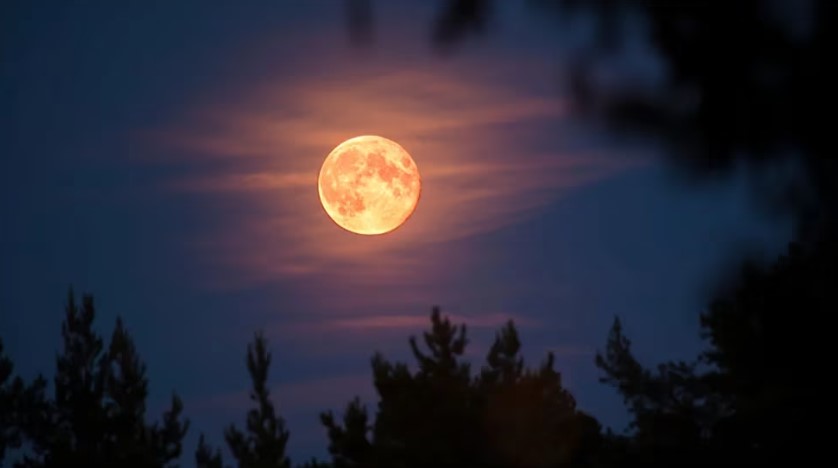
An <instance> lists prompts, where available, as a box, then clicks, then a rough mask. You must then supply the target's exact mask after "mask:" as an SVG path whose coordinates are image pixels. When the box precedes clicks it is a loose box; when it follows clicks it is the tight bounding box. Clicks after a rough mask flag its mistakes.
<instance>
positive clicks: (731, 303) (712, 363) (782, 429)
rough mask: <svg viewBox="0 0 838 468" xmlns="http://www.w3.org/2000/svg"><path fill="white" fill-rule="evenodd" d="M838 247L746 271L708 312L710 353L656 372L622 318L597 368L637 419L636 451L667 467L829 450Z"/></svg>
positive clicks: (810, 456)
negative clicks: (633, 346) (825, 426)
mask: <svg viewBox="0 0 838 468" xmlns="http://www.w3.org/2000/svg"><path fill="white" fill-rule="evenodd" d="M834 284H838V249H836V244H835V243H834V242H831V241H824V242H821V243H820V244H818V245H817V246H815V247H811V248H804V247H802V246H798V245H793V246H792V247H791V248H790V249H789V252H788V254H787V255H784V256H783V257H781V258H780V259H779V260H777V261H776V262H775V264H774V265H772V266H771V267H770V268H768V269H763V268H758V267H755V266H751V265H749V266H746V267H745V268H744V269H743V272H742V274H741V276H740V279H739V281H738V282H737V283H736V284H735V285H734V286H732V287H730V290H729V291H727V292H725V293H723V294H721V295H720V296H719V297H718V298H717V299H716V300H715V301H713V303H712V304H711V307H710V308H709V310H708V311H707V312H706V313H705V314H703V315H702V329H703V332H704V335H705V337H706V338H707V339H708V340H709V345H710V346H709V349H708V351H707V352H706V353H704V354H703V355H702V356H700V357H699V358H698V359H697V361H696V362H695V363H691V364H687V363H666V364H662V365H660V366H659V367H658V370H657V372H651V371H649V370H647V369H645V368H643V366H641V365H640V364H639V363H638V362H637V360H635V358H634V357H633V356H632V354H631V350H630V343H629V340H628V339H627V338H626V337H625V336H624V335H623V333H622V330H621V327H620V322H619V321H616V322H615V324H614V327H613V328H612V331H611V335H610V336H609V340H608V346H607V347H606V351H605V354H604V355H598V356H597V365H598V366H599V367H600V368H602V369H603V370H604V371H605V375H606V377H605V378H604V381H605V382H607V383H609V384H611V385H614V386H615V387H616V388H617V389H618V391H619V392H620V393H621V394H622V395H623V397H624V398H625V400H626V402H627V404H628V406H629V408H630V409H631V410H632V412H633V414H634V426H635V429H636V430H637V432H636V434H635V437H634V439H633V440H632V443H631V448H632V454H633V456H635V457H640V461H642V462H643V463H646V464H649V463H651V461H652V460H654V461H655V463H659V464H660V466H672V464H676V463H677V464H681V465H683V464H684V463H685V460H690V461H691V462H692V463H693V464H695V466H710V465H719V464H723V463H735V464H740V465H742V464H745V465H748V466H757V465H769V464H770V465H773V464H775V463H777V462H778V461H785V462H793V463H794V464H800V463H812V462H815V461H816V460H818V459H819V458H820V457H822V456H823V455H824V453H825V451H826V450H827V447H828V445H826V441H825V434H824V433H823V432H822V430H821V424H822V419H823V408H825V407H826V406H827V405H828V401H829V400H828V396H827V393H828V389H829V388H830V386H829V383H828V382H827V380H828V379H829V375H828V374H825V373H824V372H823V369H824V368H825V367H826V366H828V365H829V361H828V360H827V359H828V357H827V356H828V355H829V354H828V352H829V349H828V348H829V346H830V339H829V333H830V332H829V328H828V327H827V326H826V325H825V321H826V320H827V317H828V316H829V314H830V312H831V311H834V310H838V302H836V299H835V297H834V294H831V288H833V287H834V286H832V285H834Z"/></svg>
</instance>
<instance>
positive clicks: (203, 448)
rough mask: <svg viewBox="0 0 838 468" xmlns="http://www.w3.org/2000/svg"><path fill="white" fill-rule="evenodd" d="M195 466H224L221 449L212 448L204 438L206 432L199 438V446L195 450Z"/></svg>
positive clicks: (201, 467) (200, 467)
mask: <svg viewBox="0 0 838 468" xmlns="http://www.w3.org/2000/svg"><path fill="white" fill-rule="evenodd" d="M195 466H196V467H197V468H222V467H223V466H224V465H223V463H222V460H221V451H220V450H218V449H215V450H213V449H211V448H210V447H209V445H207V443H206V441H205V440H204V434H201V436H200V437H199V439H198V448H197V449H196V450H195Z"/></svg>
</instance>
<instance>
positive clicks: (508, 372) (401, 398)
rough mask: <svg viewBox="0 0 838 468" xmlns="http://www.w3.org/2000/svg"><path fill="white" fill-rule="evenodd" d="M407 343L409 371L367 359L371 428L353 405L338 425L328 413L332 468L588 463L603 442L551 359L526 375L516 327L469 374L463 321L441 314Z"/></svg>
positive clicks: (436, 313)
mask: <svg viewBox="0 0 838 468" xmlns="http://www.w3.org/2000/svg"><path fill="white" fill-rule="evenodd" d="M423 342H424V345H425V346H424V348H425V350H423V349H421V348H420V346H419V345H418V343H417V340H416V339H415V338H411V340H410V346H411V350H412V351H413V356H414V358H415V360H416V370H415V371H411V370H410V368H409V367H408V366H407V364H404V363H398V362H396V363H393V362H390V361H388V360H386V359H385V358H384V357H383V356H382V355H381V354H376V355H375V356H374V357H373V359H372V367H373V376H374V383H375V388H376V390H377V392H378V395H379V401H378V411H377V414H376V417H375V422H374V423H373V424H372V425H370V424H368V422H367V421H368V416H367V412H366V409H365V408H364V407H363V406H362V405H361V404H360V402H359V401H358V400H357V399H355V400H353V401H352V402H350V404H349V405H348V406H347V410H346V412H345V413H344V417H343V424H342V425H341V424H339V423H337V422H336V420H335V417H334V416H333V415H332V414H331V413H324V414H323V416H322V421H323V423H324V425H325V426H326V427H327V429H328V433H329V439H330V446H329V448H330V453H331V454H332V457H333V462H334V466H335V467H400V466H403V467H426V466H435V467H445V466H450V467H552V466H589V463H590V462H592V460H593V457H594V453H593V451H594V450H595V449H596V448H597V446H598V445H599V444H600V442H601V441H600V428H599V424H598V423H597V422H596V421H595V420H594V419H593V418H592V417H590V416H588V415H586V414H584V413H582V412H581V411H579V410H578V409H577V408H576V402H575V400H574V399H573V397H572V396H571V395H570V393H568V392H567V390H566V389H564V388H563V386H562V383H561V376H560V374H559V373H558V372H556V371H555V370H554V369H553V363H554V360H553V357H552V355H548V357H547V359H546V360H545V362H544V363H543V364H542V365H541V366H539V367H538V368H537V369H528V368H526V367H525V365H524V361H523V358H522V357H521V355H520V342H519V341H518V335H517V331H516V330H515V327H514V325H513V324H512V323H511V322H510V323H508V324H507V325H506V326H505V327H504V328H503V329H501V331H500V332H499V333H498V335H497V336H496V339H495V342H494V344H493V346H492V348H491V350H490V352H489V354H488V356H487V365H486V366H484V367H483V368H482V369H481V371H480V373H479V374H477V375H472V373H471V370H470V366H469V364H468V363H467V362H465V360H464V359H463V354H464V352H465V349H466V345H467V343H468V340H467V337H466V329H465V326H464V325H460V326H456V325H452V324H451V322H450V320H449V319H448V318H444V317H443V316H442V315H441V312H440V310H439V308H434V309H433V311H432V313H431V329H430V331H428V332H425V333H424V334H423Z"/></svg>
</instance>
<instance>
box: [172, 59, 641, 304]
mask: <svg viewBox="0 0 838 468" xmlns="http://www.w3.org/2000/svg"><path fill="white" fill-rule="evenodd" d="M459 64H460V65H458V66H454V65H449V66H447V67H439V69H438V70H435V71H434V72H433V73H432V72H430V71H428V70H426V69H420V68H410V67H408V66H405V67H399V68H395V70H397V71H393V70H394V68H390V69H388V70H376V69H369V70H360V71H359V70H354V71H353V73H346V74H338V75H339V76H341V79H340V80H337V79H334V78H328V77H322V76H321V77H320V78H316V76H318V75H314V76H315V78H311V79H309V80H307V81H304V82H303V81H300V82H293V81H292V82H290V83H289V82H286V83H281V84H271V85H267V86H261V87H259V86H256V87H252V88H251V90H250V91H249V92H248V93H247V94H244V95H242V96H241V97H240V98H239V99H238V100H233V101H230V100H227V101H225V102H223V103H212V102H210V103H205V104H202V105H200V106H197V107H196V111H195V112H193V113H190V114H189V115H192V116H193V119H191V120H187V121H185V122H182V123H181V124H180V126H179V127H177V128H175V129H169V130H168V131H165V132H161V133H158V136H159V135H162V136H163V137H164V141H165V142H166V144H168V145H170V146H171V147H173V148H178V149H179V151H182V152H183V157H184V159H185V160H186V159H189V158H194V157H203V158H208V159H206V161H205V164H203V165H202V167H204V168H206V169H205V170H204V171H203V172H199V173H197V174H195V173H194V172H193V173H191V174H190V175H189V176H185V177H180V178H175V179H172V180H170V181H168V182H167V185H166V189H167V190H170V191H172V192H174V193H184V194H187V193H188V194H193V195H195V194H198V195H202V194H203V195H205V196H207V197H208V200H213V199H215V200H222V201H223V204H224V206H227V207H240V209H235V208H233V209H229V208H228V210H227V211H225V212H223V213H221V214H219V221H218V223H217V224H218V228H217V229H216V230H214V231H212V232H206V233H204V235H203V237H201V238H199V239H196V240H195V242H194V243H193V248H195V249H196V253H197V254H198V255H199V258H202V259H204V260H206V261H208V262H217V263H220V264H223V265H225V266H227V267H230V266H232V267H233V268H234V271H235V272H236V273H235V274H234V275H229V276H227V277H225V278H220V279H219V280H218V284H226V285H230V284H231V283H238V284H240V285H242V286H246V285H249V284H256V283H272V282H277V281H283V280H287V279H293V278H298V279H299V278H304V279H305V280H306V281H307V283H306V284H308V285H309V288H311V289H313V290H316V289H318V288H323V287H328V288H339V289H342V290H343V291H344V292H350V293H351V294H352V295H354V296H357V297H362V296H368V295H369V294H370V292H369V291H371V290H372V289H371V288H374V290H375V291H376V294H378V293H379V292H381V291H382V290H384V289H387V292H388V293H389V294H404V295H410V296H412V297H413V296H417V295H419V293H417V292H416V288H417V285H418V284H420V283H423V282H425V280H426V279H428V278H433V279H434V280H436V281H439V280H443V279H444V278H445V277H446V275H456V274H459V273H462V272H463V271H465V269H466V268H467V266H468V263H469V261H470V260H469V255H471V258H472V259H476V258H477V257H476V255H477V254H476V253H474V254H468V253H467V252H450V249H449V252H446V246H447V245H449V244H450V243H452V242H455V241H459V240H462V239H466V238H469V237H472V236H479V235H481V234H485V233H489V232H492V231H494V230H496V229H499V228H502V227H504V226H508V225H511V224H514V223H517V222H520V221H521V220H524V219H526V218H528V217H530V216H532V215H533V214H535V213H537V211H538V210H539V209H540V208H542V207H544V206H545V205H546V204H548V203H551V202H554V201H556V200H558V199H560V198H561V197H562V196H563V195H565V194H566V193H568V192H569V191H571V190H573V189H576V188H578V187H580V186H583V185H586V184H590V183H594V182H596V181H597V180H601V179H603V178H604V177H607V176H609V175H612V174H614V173H615V172H617V171H619V170H621V169H624V168H625V167H626V165H627V164H626V161H618V160H615V159H614V158H609V157H605V156H602V155H600V154H599V153H598V152H597V151H596V149H586V148H585V147H584V142H581V143H582V144H581V145H580V144H579V143H580V142H579V141H578V140H579V138H576V137H574V136H573V135H572V134H571V132H570V131H568V130H564V131H563V130H562V129H563V128H564V127H563V122H564V119H566V118H567V115H566V114H567V108H566V106H565V105H564V103H563V102H562V101H561V100H560V99H558V98H557V97H556V96H554V95H552V94H548V93H546V92H545V93H541V94H539V93H534V92H529V93H520V92H515V91H513V90H512V89H513V88H511V87H509V86H507V85H505V84H504V83H503V80H500V79H496V80H495V81H486V80H482V79H481V80H476V79H472V78H471V76H473V75H474V72H472V71H470V70H478V69H481V67H485V64H482V65H479V66H478V65H476V64H471V66H469V64H467V63H465V64H464V65H465V66H463V62H459ZM231 102H232V103H231ZM545 127H546V128H550V129H553V130H554V131H552V133H553V134H554V135H555V137H554V138H551V139H550V140H548V141H545V139H544V138H543V137H538V136H537V135H539V134H542V135H543V133H544V132H543V130H544V128H545ZM562 132H564V134H563V133H562ZM360 134H379V135H382V136H386V137H388V138H391V139H394V140H396V141H398V142H399V143H400V144H401V145H402V146H404V147H405V148H406V149H407V150H408V152H410V153H411V155H412V156H413V157H414V159H415V160H416V163H417V165H418V167H419V170H420V173H421V174H422V179H423V187H422V195H421V198H420V201H419V204H418V206H417V209H416V211H415V212H414V214H413V215H412V216H411V217H410V218H409V219H408V221H407V222H406V223H405V224H404V225H403V226H401V227H400V228H398V229H397V230H396V231H393V232H391V233H389V234H387V235H383V236H360V235H355V234H352V233H348V232H346V231H343V230H342V229H341V228H339V227H338V226H337V225H335V223H334V222H332V220H331V219H329V218H328V216H327V215H326V213H325V211H324V210H323V208H322V206H321V205H320V201H319V198H318V195H317V187H316V180H317V174H318V172H319V169H320V164H321V163H322V161H323V159H324V158H325V156H326V155H327V154H328V152H329V151H331V149H332V148H333V147H334V146H336V145H337V144H339V143H340V142H341V141H343V140H345V139H347V138H350V137H353V136H357V135H360ZM192 174H195V175H192ZM452 259H457V262H458V264H457V265H453V264H451V262H452ZM227 270H228V269H227V268H224V269H213V271H227ZM318 285H321V286H318ZM324 285H325V286H324ZM411 288H413V291H412V292H411V291H409V290H410V289H411ZM346 301H347V299H346V298H342V299H341V300H340V301H338V302H339V303H340V305H341V306H343V305H345V302H346Z"/></svg>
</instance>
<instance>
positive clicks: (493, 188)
mask: <svg viewBox="0 0 838 468" xmlns="http://www.w3.org/2000/svg"><path fill="white" fill-rule="evenodd" d="M246 3H247V4H246V5H239V6H236V7H234V6H233V4H232V3H228V2H203V1H201V2H197V1H196V2H187V1H181V2H162V1H161V2H110V1H109V2H93V1H90V2H52V3H51V4H49V5H47V4H46V3H37V4H36V2H31V3H30V2H17V3H16V4H10V3H6V2H4V4H3V6H2V7H0V336H2V339H3V341H4V342H5V344H6V347H7V352H8V354H9V355H10V356H11V357H12V358H13V359H14V361H15V363H16V366H17V369H18V370H19V371H20V372H21V373H22V374H23V375H24V376H25V377H31V376H34V375H35V374H37V373H39V372H40V373H44V374H46V375H49V376H51V375H52V372H53V371H54V365H55V362H54V360H55V355H56V352H57V350H58V349H59V346H60V323H61V319H62V317H63V314H64V311H63V304H64V301H65V300H66V293H67V290H68V288H69V287H70V286H72V287H74V288H75V290H76V291H77V292H79V293H81V292H90V293H92V294H94V296H95V299H96V303H97V310H98V318H97V323H98V325H97V327H98V329H99V330H100V331H101V332H102V333H103V334H108V333H109V331H110V330H111V328H112V327H113V324H114V321H115V319H116V317H117V316H118V315H119V316H121V317H122V318H123V319H124V321H125V323H126V326H127V327H128V329H129V330H130V332H131V334H132V336H133V337H134V339H135V341H136V343H137V347H138V350H139V352H140V354H141V356H142V357H143V359H144V360H145V362H146V364H147V366H148V376H149V379H150V386H151V399H150V407H149V412H150V414H149V416H151V417H158V415H159V414H160V413H161V412H162V411H163V409H164V407H165V406H166V404H167V402H168V399H169V395H170V394H171V392H172V391H177V392H178V394H179V395H180V396H181V397H182V398H183V399H184V403H185V413H186V416H187V417H188V418H189V419H190V420H191V421H192V426H191V428H190V431H189V433H188V435H187V444H186V446H185V450H184V455H183V456H182V458H181V460H182V461H187V463H188V460H190V459H191V454H192V450H193V449H194V445H195V442H196V440H197V436H198V434H199V433H200V432H201V431H203V432H205V433H207V435H208V438H209V440H210V442H212V443H214V444H216V445H221V443H222V430H223V428H224V427H225V426H226V425H227V424H229V423H231V422H236V423H240V422H241V421H242V420H243V417H244V414H245V411H246V409H247V408H248V400H247V391H248V386H249V380H248V376H247V373H246V368H245V365H244V356H245V352H246V346H247V343H248V342H249V341H250V340H251V338H252V336H253V333H254V332H255V331H257V330H260V329H261V330H265V333H266V335H267V337H268V339H269V342H270V345H271V350H272V352H273V355H274V364H273V367H272V373H271V383H272V387H271V388H272V392H273V396H274V400H275V401H276V402H277V403H278V406H279V409H280V412H281V414H282V415H283V416H284V417H285V418H286V421H287V424H288V428H289V429H290V431H291V439H290V442H289V448H290V455H291V457H292V459H293V460H294V461H302V460H303V459H307V458H309V457H310V456H312V455H316V456H324V455H325V453H326V446H327V441H326V437H325V434H324V432H323V431H322V429H321V427H320V424H319V421H318V417H317V415H318V413H319V412H321V411H323V410H326V409H342V408H343V406H344V404H345V403H346V402H347V401H348V400H349V399H351V398H352V397H353V396H354V395H360V396H361V397H362V399H363V401H364V402H366V403H367V404H368V405H371V406H374V404H375V401H376V400H375V395H374V392H373V389H372V375H371V371H370V366H369V359H370V357H371V356H372V354H373V352H374V351H376V350H379V351H382V352H383V353H384V354H385V355H386V356H387V357H390V358H399V359H405V360H407V359H409V348H408V343H407V338H408V336H410V335H412V334H419V333H421V331H423V330H424V329H425V328H426V327H427V324H428V323H429V321H428V316H429V313H430V310H431V306H433V305H437V304H438V305H440V306H441V307H442V311H443V312H444V313H446V314H448V315H450V316H451V317H452V318H453V319H454V321H455V322H460V321H464V322H465V323H466V324H467V325H468V326H469V335H470V338H471V342H470V345H469V349H468V351H467V353H468V354H469V355H470V356H471V357H472V358H473V359H474V360H475V362H476V363H479V362H481V361H482V359H483V356H485V353H486V351H487V348H488V345H489V343H490V340H491V338H492V336H493V333H494V331H495V330H496V329H497V328H498V327H499V326H500V325H502V324H503V323H504V322H505V321H506V320H508V319H510V318H511V319H513V320H514V321H515V323H516V324H517V325H518V326H519V329H520V332H521V335H522V341H523V345H524V353H525V355H526V356H527V358H528V359H529V362H530V363H538V362H539V361H540V360H541V359H543V357H544V356H545V354H546V352H547V351H548V350H552V351H554V352H555V353H556V356H557V368H558V369H559V370H560V371H561V372H562V374H563V377H564V379H565V384H566V385H567V386H568V387H569V388H570V390H571V391H572V392H573V394H574V395H575V397H576V398H577V400H578V402H579V405H580V407H581V408H582V409H584V410H586V411H589V412H591V413H592V414H593V415H594V416H596V417H597V418H598V419H599V420H600V421H602V422H603V423H604V424H606V425H609V426H611V427H612V428H613V429H615V430H617V431H621V430H622V429H623V428H624V426H625V424H626V422H627V420H628V419H627V416H626V414H625V410H624V409H623V406H622V403H621V401H620V399H619V396H618V395H617V394H616V392H614V391H613V390H612V389H611V388H609V387H606V386H604V385H602V384H600V383H599V382H598V380H597V379H598V377H599V373H598V371H597V369H596V368H595V366H594V362H593V359H594V354H595V353H596V351H597V349H601V348H602V346H603V345H604V344H605V339H606V335H607V332H608V329H609V327H610V325H611V322H612V320H613V318H614V317H615V316H616V315H619V316H620V317H621V318H622V319H623V321H624V324H625V329H626V332H627V334H628V335H629V336H630V337H632V339H633V342H634V345H635V349H636V351H637V355H638V357H639V358H641V359H642V360H644V362H646V363H653V362H656V361H660V360H664V359H670V358H681V357H689V356H694V355H695V353H696V352H697V351H698V350H699V349H700V346H701V342H700V339H699V333H698V332H699V328H698V314H699V313H700V312H701V311H702V308H703V306H704V305H705V303H706V300H707V297H708V296H707V294H708V292H709V291H710V290H711V288H712V286H713V281H714V278H715V276H714V273H716V272H717V271H718V270H719V269H720V268H721V267H723V266H725V265H727V264H729V263H730V262H731V261H732V260H733V259H735V258H736V254H737V253H739V252H741V251H743V249H745V250H747V251H756V250H759V251H763V252H765V253H768V254H776V253H777V252H779V251H780V249H781V248H782V247H783V246H784V244H785V242H786V241H787V240H788V239H789V238H790V235H791V229H790V226H789V225H784V224H781V223H780V224H778V223H777V222H774V221H773V220H770V219H769V218H768V217H766V216H764V214H762V213H760V212H759V211H758V210H756V209H755V208H754V206H755V204H754V203H752V201H751V199H750V198H749V194H750V193H751V192H750V189H749V185H748V180H747V179H746V178H744V177H737V176H732V177H730V178H728V179H723V180H718V181H716V182H715V183H712V184H704V185H694V184H686V183H684V182H683V181H682V180H680V179H679V178H678V177H677V176H676V175H674V174H673V171H672V170H671V168H670V167H669V166H668V164H666V161H665V160H664V159H663V158H662V157H661V154H660V153H661V151H660V150H659V149H658V148H657V147H656V145H655V144H654V142H651V141H649V142H643V141H623V140H617V139H616V138H615V137H613V136H611V135H609V134H607V133H605V132H603V131H602V130H600V129H598V128H597V127H596V126H595V125H592V124H591V123H590V122H587V121H583V120H581V119H578V118H576V117H575V116H574V115H573V112H572V108H571V106H570V104H569V102H568V101H569V96H568V95H567V94H566V92H565V91H563V88H562V86H561V83H562V79H563V77H564V75H563V64H565V63H566V60H567V58H568V57H569V56H570V54H571V53H578V52H579V48H580V47H583V45H581V44H584V43H585V38H586V37H587V34H588V32H587V31H586V27H585V24H584V22H582V23H579V25H578V27H575V28H570V29H566V30H559V28H555V27H554V25H553V24H551V22H550V21H548V20H547V19H544V18H541V17H540V16H539V15H538V14H534V12H533V11H532V10H531V9H530V8H528V7H526V6H524V5H521V6H518V5H517V3H514V2H498V3H499V4H500V7H501V8H502V9H503V11H501V12H500V14H499V15H497V16H498V17H499V18H503V21H502V22H501V23H502V24H497V25H494V26H493V27H492V28H493V29H492V31H491V33H490V34H486V35H485V36H480V37H475V38H472V39H470V40H468V41H466V42H465V43H464V44H463V45H462V47H458V48H457V49H456V50H455V51H453V52H451V53H445V54H441V53H438V51H436V50H435V49H434V48H433V47H432V43H431V41H430V25H431V24H432V22H433V20H434V18H435V15H436V13H437V5H436V3H435V2H384V1H380V2H376V3H374V6H375V9H374V16H373V19H374V22H373V30H372V31H373V34H372V37H371V38H370V41H369V43H367V44H366V45H363V44H357V43H356V42H353V41H352V40H351V38H352V36H351V34H350V32H351V31H350V29H349V28H348V25H347V14H346V9H345V8H344V4H343V2H327V1H318V2H303V1H297V2H291V1H288V2H283V1H265V2H246ZM641 37H642V36H641V35H640V34H638V38H641ZM629 49H630V53H629V54H628V56H627V57H626V59H625V60H624V61H623V62H621V66H622V67H624V69H626V70H630V71H632V73H636V76H637V78H636V79H637V80H639V81H640V82H647V83H651V84H654V82H655V80H656V79H659V75H660V73H661V70H660V66H659V64H658V63H657V62H656V61H655V57H654V54H653V53H652V52H651V51H650V50H649V49H648V48H644V46H643V43H642V40H641V39H638V44H637V45H632V46H631V47H630V48H629ZM602 73H603V75H604V76H605V77H606V78H607V76H608V75H609V70H603V72H602ZM361 134H377V135H382V136H385V137H387V138H390V139H393V140H395V141H397V142H399V143H400V144H401V145H402V146H404V147H405V148H406V149H407V150H408V151H409V152H410V153H411V155H412V156H413V158H414V160H415V161H416V163H417V165H418V167H419V170H420V172H421V174H422V178H423V187H422V198H421V200H420V202H419V204H418V207H417V210H416V212H415V213H414V214H413V216H412V217H411V218H410V219H409V220H408V221H407V223H406V224H405V225H403V226H402V227H401V228H399V229H398V230H396V231H394V232H392V233H389V234H387V235H384V236H380V237H379V236H372V237H365V236H358V235H354V234H351V233H349V232H346V231H344V230H342V229H340V228H339V227H338V226H337V225H335V223H333V222H332V221H331V220H330V219H329V218H328V217H327V215H326V214H325V212H324V210H323V209H322V207H321V206H320V202H319V199H318V195H317V185H316V182H317V173H318V170H319V168H320V165H321V164H322V162H323V159H324V158H325V157H326V155H327V154H328V153H329V151H331V149H332V148H334V147H335V146H336V145H337V144H339V143H340V142H341V141H343V140H345V139H347V138H350V137H353V136H356V135H361Z"/></svg>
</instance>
